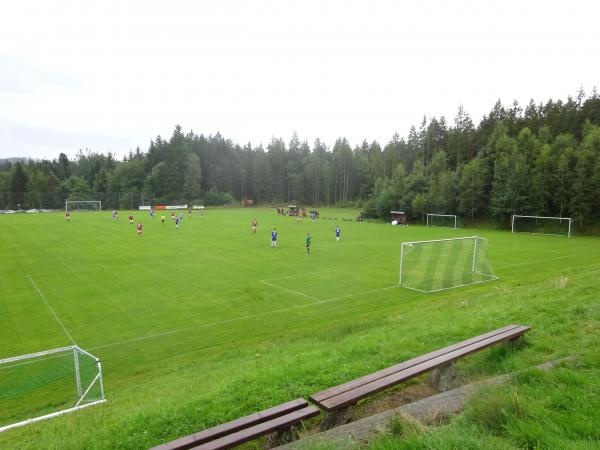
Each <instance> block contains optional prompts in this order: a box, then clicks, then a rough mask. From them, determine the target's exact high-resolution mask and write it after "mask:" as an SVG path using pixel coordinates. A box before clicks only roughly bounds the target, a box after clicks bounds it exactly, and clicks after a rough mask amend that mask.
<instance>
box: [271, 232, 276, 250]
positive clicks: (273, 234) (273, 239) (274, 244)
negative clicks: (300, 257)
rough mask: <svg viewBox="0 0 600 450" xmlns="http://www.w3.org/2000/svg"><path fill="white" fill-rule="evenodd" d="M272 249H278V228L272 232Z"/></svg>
mask: <svg viewBox="0 0 600 450" xmlns="http://www.w3.org/2000/svg"><path fill="white" fill-rule="evenodd" d="M271 247H277V228H273V231H271Z"/></svg>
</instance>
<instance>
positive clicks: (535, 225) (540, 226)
mask: <svg viewBox="0 0 600 450" xmlns="http://www.w3.org/2000/svg"><path fill="white" fill-rule="evenodd" d="M510 224H511V226H510V228H511V231H512V232H513V233H531V234H545V235H549V236H567V237H571V228H572V225H573V220H572V219H571V218H570V217H544V216H521V215H519V214H514V215H513V216H512V218H511V221H510Z"/></svg>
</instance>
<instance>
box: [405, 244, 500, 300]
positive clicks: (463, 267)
mask: <svg viewBox="0 0 600 450" xmlns="http://www.w3.org/2000/svg"><path fill="white" fill-rule="evenodd" d="M487 242H488V241H487V239H485V238H482V237H479V236H469V237H462V238H453V239H437V240H433V241H415V242H403V243H402V246H401V249H400V280H399V286H400V287H405V288H408V289H413V290H415V291H419V292H437V291H443V290H446V289H452V288H456V287H461V286H467V285H470V284H476V283H484V282H486V281H492V280H496V279H498V277H496V275H495V274H494V272H493V270H492V267H491V266H490V262H489V260H488V257H487Z"/></svg>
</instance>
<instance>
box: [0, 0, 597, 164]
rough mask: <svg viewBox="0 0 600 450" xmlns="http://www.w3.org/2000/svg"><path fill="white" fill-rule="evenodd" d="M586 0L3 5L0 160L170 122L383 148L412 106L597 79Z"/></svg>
mask: <svg viewBox="0 0 600 450" xmlns="http://www.w3.org/2000/svg"><path fill="white" fill-rule="evenodd" d="M599 5H600V3H599V2H598V1H587V2H585V1H573V0H571V1H568V2H567V1H564V0H561V1H539V2H538V1H524V0H518V1H507V0H503V1H495V2H490V1H456V0H454V1H400V0H396V1H376V0H370V1H367V0H365V1H360V2H359V1H348V0H340V1H326V0H321V1H307V0H302V1H284V0H275V1H262V0H260V1H257V0H253V1H250V0H248V1H222V0H219V1H217V0H214V1H208V0H205V1H148V0H142V1H125V0H121V1H107V0H102V1H96V2H89V1H81V0H75V1H63V0H60V1H25V0H19V1H6V2H3V4H2V8H1V10H0V11H1V12H0V157H9V156H29V157H34V158H42V157H44V158H55V157H57V156H58V154H59V153H60V152H65V153H66V154H67V155H69V156H74V155H75V154H76V152H77V151H78V149H80V148H82V149H85V148H89V149H91V150H94V151H101V152H108V151H111V152H113V153H116V154H117V155H119V156H121V155H123V154H124V153H126V152H127V151H129V150H130V149H133V148H135V147H136V146H138V145H139V146H140V147H141V148H142V150H146V149H147V148H148V144H149V142H150V140H151V139H153V138H154V137H156V136H157V135H158V134H160V135H161V136H163V137H169V136H170V135H171V134H172V131H173V128H174V126H175V125H176V124H180V125H181V126H182V127H183V129H184V130H186V131H188V130H190V129H192V130H194V131H195V132H196V133H203V134H205V135H208V134H214V133H216V132H217V131H219V132H221V134H222V135H224V136H225V137H227V138H230V139H232V140H233V141H234V142H237V143H239V144H242V145H243V144H245V143H247V142H251V143H252V144H253V145H258V144H260V143H262V144H263V145H266V144H268V142H269V141H270V139H271V137H272V136H276V137H283V138H284V139H285V140H286V141H289V138H290V137H291V135H292V133H293V132H294V131H296V132H297V133H298V135H299V137H300V138H301V139H302V140H304V139H306V140H308V142H309V143H310V144H311V146H312V143H313V142H314V140H315V138H317V137H320V138H321V139H322V140H324V141H325V142H326V143H327V144H328V145H330V146H331V145H332V144H333V142H334V141H335V139H336V138H337V137H339V136H345V137H347V138H348V139H349V140H350V143H351V144H352V145H355V144H358V143H360V142H362V140H363V139H367V140H368V141H372V140H373V139H376V140H378V141H379V142H380V143H381V144H385V143H386V142H387V141H389V140H390V138H391V136H392V135H393V133H394V132H398V133H399V134H400V136H406V135H407V134H408V130H409V127H410V126H411V125H417V126H418V125H419V123H420V122H421V119H422V117H423V115H424V114H426V115H427V116H437V117H439V116H442V115H443V116H446V119H447V120H448V121H449V122H452V121H453V118H454V116H455V114H456V111H457V109H458V106H459V104H461V103H462V104H463V105H464V108H465V109H466V111H467V112H468V113H469V114H470V115H471V117H472V118H473V119H474V121H475V122H476V123H477V122H478V121H479V119H480V118H481V116H482V115H483V114H486V113H487V112H489V111H490V109H491V108H492V106H493V105H494V103H495V101H496V100H497V99H501V100H502V102H503V103H505V104H511V103H512V102H513V100H517V101H519V103H521V104H526V103H528V101H529V99H530V98H534V99H535V100H536V101H546V100H547V99H548V98H553V99H559V98H560V99H566V97H567V96H568V95H573V96H575V95H576V94H577V91H578V89H579V88H580V87H581V86H582V87H583V88H584V89H585V90H586V91H587V92H591V90H592V88H593V87H594V86H598V87H600V25H599V17H600V6H599Z"/></svg>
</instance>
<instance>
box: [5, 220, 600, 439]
mask: <svg viewBox="0 0 600 450" xmlns="http://www.w3.org/2000/svg"><path fill="white" fill-rule="evenodd" d="M128 214H129V213H128V212H121V213H120V218H119V219H118V220H116V221H115V220H112V219H111V214H110V211H106V212H101V213H99V212H94V213H91V212H88V213H77V212H75V213H74V214H73V219H72V221H71V223H68V224H67V223H66V221H65V218H64V214H59V213H56V214H54V213H53V214H20V215H0V247H1V252H2V257H1V258H0V358H5V357H10V356H15V355H20V354H25V353H31V352H36V351H41V350H46V349H51V348H56V347H62V346H66V345H71V343H72V342H76V343H77V345H79V346H80V347H82V348H83V349H85V350H88V351H90V352H92V353H93V354H95V355H96V356H98V357H99V358H100V359H101V360H102V363H103V368H104V384H105V390H106V395H107V400H108V401H107V403H105V404H102V405H98V406H94V407H91V408H88V409H86V410H83V411H80V412H77V413H74V414H71V415H68V416H64V417H60V418H56V419H52V420H50V421H46V422H42V423H39V424H34V425H30V426H27V427H24V428H20V429H16V430H11V431H8V432H5V433H1V434H0V448H39V443H40V442H44V443H45V445H44V446H43V447H46V448H143V447H147V446H151V445H156V444H158V443H161V442H163V441H164V440H168V439H173V438H175V437H178V436H180V435H183V434H186V433H190V432H193V431H197V430H198V429H201V428H204V427H206V426H210V425H214V424H216V423H220V422H221V421H223V420H230V419H233V418H236V417H238V416H239V415H242V414H247V413H250V412H252V411H255V410H257V409H258V408H262V407H268V406H272V405H274V404H276V403H277V402H280V401H286V400H289V399H292V398H295V397H297V396H307V395H309V394H311V393H313V392H315V391H317V390H320V389H323V388H326V387H329V386H331V385H333V384H334V383H339V382H343V381H347V380H349V379H350V377H356V376H359V375H363V374H366V373H368V372H369V371H373V370H377V369H380V368H382V367H385V365H386V364H388V365H389V364H393V363H396V362H399V361H401V360H403V359H406V358H408V357H411V356H414V355H417V354H420V353H423V352H426V351H430V350H434V349H435V348H438V347H439V346H440V345H447V344H450V343H453V342H455V341H457V340H461V339H464V338H468V337H470V336H472V335H474V334H478V333H482V332H485V331H488V330H490V329H493V328H497V327H500V326H503V325H506V324H508V323H513V322H514V323H523V324H527V325H531V326H532V328H533V331H532V333H531V335H530V336H529V337H528V345H527V346H526V347H525V348H523V349H522V350H520V351H518V352H513V353H510V354H506V355H505V354H499V353H498V352H496V353H493V352H492V353H491V354H492V355H495V356H494V357H493V358H492V357H491V356H489V355H483V354H482V355H475V356H472V357H469V358H467V359H466V360H465V361H464V362H462V363H461V365H462V369H463V370H464V371H465V373H466V374H467V375H468V376H469V377H472V378H477V377H479V376H489V375H490V374H493V373H496V372H498V373H500V372H506V371H509V370H513V369H515V368H522V367H528V366H530V365H532V364H535V363H539V362H543V361H546V360H548V359H552V358H554V357H558V356H562V355H567V354H574V353H577V354H581V355H584V356H586V355H587V356H589V358H591V361H592V362H590V363H589V364H591V366H590V367H591V369H590V370H592V371H595V370H597V366H595V365H594V364H595V363H596V362H597V360H596V359H594V356H593V355H594V354H597V352H598V349H599V337H598V329H599V328H598V324H599V323H600V310H599V306H598V305H599V304H600V301H599V300H598V290H599V289H598V288H599V287H600V282H599V281H598V276H599V275H600V239H598V238H595V237H574V238H572V239H567V238H564V237H554V236H537V235H527V234H515V235H512V234H511V233H510V232H508V231H493V230H473V229H470V230H469V229H445V228H426V227H421V226H409V227H392V226H389V225H385V224H380V223H357V222H354V221H352V222H348V221H344V220H342V219H343V218H354V217H356V215H357V212H356V211H351V210H334V209H332V210H325V209H323V210H321V216H326V217H329V216H331V217H336V218H337V220H325V219H320V220H318V221H317V222H316V223H312V222H311V221H310V220H309V219H304V221H303V222H302V223H297V221H296V219H295V218H292V217H281V216H278V215H277V214H276V212H275V210H274V209H217V210H209V211H207V212H206V214H205V217H204V218H201V217H200V215H199V214H198V213H197V212H194V214H193V216H192V217H191V218H188V215H187V213H186V214H185V219H184V220H183V223H182V224H181V226H180V228H179V229H175V226H174V224H173V223H172V222H171V219H170V217H169V214H165V215H166V216H167V220H166V223H165V224H164V225H162V224H161V221H160V215H161V214H160V213H159V214H158V215H157V217H155V218H154V219H153V218H151V217H150V216H149V214H148V213H147V212H141V211H136V212H133V214H134V215H135V223H137V222H138V221H141V222H142V223H143V229H144V232H143V235H142V236H141V237H138V236H137V234H136V230H135V225H129V224H128V221H127V215H128ZM254 217H256V218H257V220H258V232H257V233H256V234H253V233H252V230H251V220H252V219H253V218H254ZM336 224H337V225H339V226H340V227H341V229H342V235H341V240H340V242H339V243H336V240H335V234H334V230H335V226H336ZM272 227H276V228H277V230H278V232H279V243H278V246H277V248H271V246H270V231H271V229H272ZM307 232H310V233H311V234H312V236H313V239H312V249H311V253H310V254H306V251H305V247H304V237H305V236H306V233H307ZM472 235H479V236H483V237H485V238H487V239H488V240H489V244H488V257H489V259H490V262H491V266H492V268H493V270H494V272H495V273H496V275H497V276H498V277H499V280H497V281H492V282H489V283H484V284H480V285H474V286H468V287H463V288H459V289H454V290H450V291H444V292H439V293H434V294H423V293H420V292H415V291H411V290H408V289H402V288H398V287H397V283H398V275H399V252H400V244H401V242H403V241H417V240H429V239H441V238H452V237H460V236H472ZM1 376H2V374H1V373H0V377H1ZM594 379H595V378H594ZM0 385H1V381H0ZM0 394H1V393H0ZM582 395H583V394H582ZM1 399H2V395H0V401H1ZM596 414H598V413H597V412H596ZM8 416H10V414H8V413H6V411H1V410H0V420H2V418H3V419H4V420H7V417H8ZM1 425H3V423H1V421H0V426H1ZM457 426H458V425H457ZM482 432H484V433H485V430H484V431H482ZM459 434H460V433H459Z"/></svg>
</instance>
